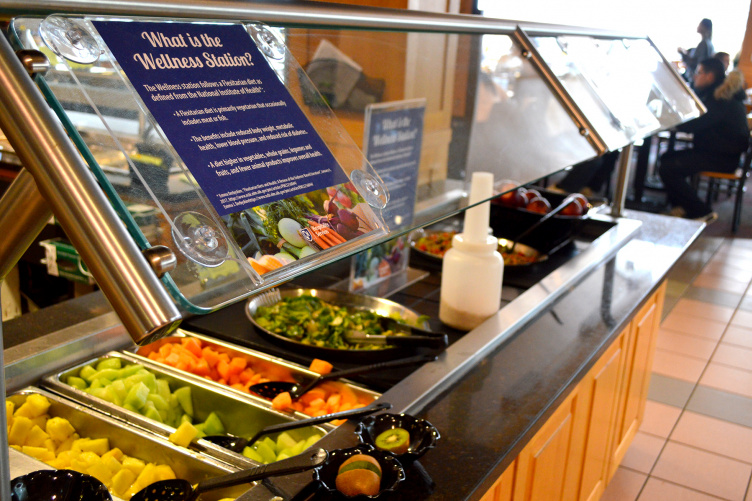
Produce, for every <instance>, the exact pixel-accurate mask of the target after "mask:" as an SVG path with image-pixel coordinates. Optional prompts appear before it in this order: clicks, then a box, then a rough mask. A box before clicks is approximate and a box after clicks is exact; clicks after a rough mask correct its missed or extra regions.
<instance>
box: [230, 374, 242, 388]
mask: <svg viewBox="0 0 752 501" xmlns="http://www.w3.org/2000/svg"><path fill="white" fill-rule="evenodd" d="M227 382H228V383H230V386H235V385H236V384H239V385H240V386H243V385H242V383H241V382H240V376H238V375H237V374H230V377H229V378H227Z"/></svg>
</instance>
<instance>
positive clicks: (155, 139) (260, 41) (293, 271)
mask: <svg viewBox="0 0 752 501" xmlns="http://www.w3.org/2000/svg"><path fill="white" fill-rule="evenodd" d="M97 21H112V19H111V18H106V17H99V18H69V17H62V16H50V17H48V18H45V19H44V20H38V19H19V20H16V21H14V26H15V25H16V24H18V25H26V26H27V27H26V28H25V29H26V31H22V30H21V29H19V32H17V33H15V35H16V37H17V38H18V40H19V41H20V40H25V41H28V40H29V39H30V38H32V37H33V39H34V40H35V41H36V44H37V45H39V46H40V47H42V44H46V45H47V47H46V48H48V49H52V51H53V52H54V53H55V55H56V56H57V60H58V64H57V66H58V67H60V66H63V69H62V70H59V71H58V72H57V73H56V74H55V75H57V76H58V77H62V78H69V81H70V82H72V83H73V86H74V87H76V88H80V89H81V91H80V97H79V98H78V99H79V100H82V101H84V102H85V103H86V104H88V105H89V106H90V107H91V108H92V109H94V112H95V114H96V117H98V119H99V120H101V122H102V124H103V125H104V130H105V131H106V132H107V133H109V134H110V135H111V136H112V138H113V139H112V144H113V145H114V146H115V147H116V149H117V150H119V151H120V152H122V154H123V156H124V157H125V158H126V159H127V161H128V164H129V167H130V170H131V172H132V173H134V174H135V175H137V176H138V178H139V180H140V181H141V184H142V185H143V187H144V188H145V190H146V191H147V192H148V194H149V196H150V197H151V200H152V202H153V204H154V206H155V208H156V209H158V210H159V211H160V212H161V214H162V217H163V219H164V221H165V222H166V224H167V225H169V227H170V228H171V235H172V242H168V243H164V242H154V241H149V240H148V239H147V238H146V237H145V236H144V235H143V233H142V232H141V231H140V228H139V227H138V225H137V224H136V223H135V221H134V220H133V219H132V218H131V217H130V215H129V214H128V213H127V210H125V204H118V203H115V207H116V209H119V213H120V216H121V218H123V220H124V221H126V224H127V226H128V227H129V228H130V230H131V233H132V234H134V235H135V238H136V242H137V243H138V244H139V245H140V246H141V247H142V248H144V249H148V248H149V247H150V246H152V245H158V244H162V245H168V246H170V247H172V249H173V252H174V253H175V254H176V255H178V256H180V255H181V253H182V254H183V255H184V256H185V257H186V258H187V259H181V260H179V261H178V266H177V267H176V269H175V270H174V271H173V272H171V273H169V274H168V275H166V276H165V277H164V278H163V281H164V282H165V284H166V286H167V288H168V290H169V291H170V292H171V294H172V295H173V297H174V298H175V300H176V301H177V302H178V304H179V306H180V307H181V308H182V309H184V310H186V311H188V312H190V313H199V314H200V313H207V312H210V311H213V310H215V309H217V308H221V307H223V306H226V305H227V304H230V303H233V302H235V301H238V300H239V299H242V298H244V297H247V296H248V295H250V294H252V293H255V292H259V291H261V290H264V289H266V288H269V287H272V286H275V285H278V284H279V283H282V282H285V281H287V280H289V279H291V278H293V277H294V276H297V275H299V274H300V273H302V272H305V271H310V270H312V269H314V268H316V267H319V266H321V265H322V264H323V263H324V262H325V261H329V260H331V259H335V258H341V257H344V256H348V255H351V254H353V253H355V252H358V251H360V250H363V249H365V248H367V247H370V246H372V245H373V244H374V243H375V242H376V241H378V240H380V239H381V240H383V237H384V236H385V235H386V234H387V231H388V228H387V226H386V224H385V223H384V221H383V219H382V218H381V217H379V216H378V215H377V213H378V211H380V210H381V209H382V208H384V207H385V206H386V203H387V201H388V191H387V189H386V187H385V185H384V183H383V182H382V181H381V179H380V177H379V176H378V174H377V173H376V172H375V170H373V168H372V167H371V166H370V164H369V163H368V162H367V160H366V159H365V157H364V156H363V154H362V152H361V151H360V150H359V149H358V147H357V146H356V145H355V143H354V141H353V140H352V138H350V137H349V135H348V134H347V133H346V132H345V131H344V128H343V127H342V125H341V124H340V123H339V121H338V120H337V119H336V117H334V114H333V113H332V111H331V110H330V109H329V107H328V106H327V105H326V101H325V100H324V99H323V98H321V96H320V95H318V93H317V91H316V89H315V87H314V85H313V84H312V83H311V82H310V80H308V78H307V75H305V73H304V72H303V71H302V69H301V68H300V66H299V65H298V64H297V62H296V61H295V60H294V58H293V57H292V55H291V54H290V53H289V51H288V50H287V48H286V47H285V46H284V44H282V43H281V42H279V41H278V40H277V39H276V38H275V36H274V34H273V33H272V32H271V31H270V30H269V29H268V27H266V25H263V24H260V23H253V24H241V23H239V22H234V23H233V22H224V21H222V22H218V23H212V22H201V23H200V24H197V25H196V26H197V27H198V26H207V25H212V24H214V25H216V26H228V25H240V26H244V27H245V29H246V31H247V32H248V36H249V39H250V40H252V41H253V42H254V43H255V44H256V46H257V47H258V48H259V49H260V52H261V54H263V56H264V57H266V58H267V60H268V61H269V62H270V67H272V70H273V71H274V73H276V77H277V78H279V80H280V82H283V83H284V84H285V87H286V88H287V91H288V92H289V94H290V97H291V98H292V100H294V104H297V106H298V107H299V108H300V110H301V111H302V112H303V114H304V115H305V117H306V118H307V120H308V122H309V123H310V124H311V126H312V128H313V130H314V131H315V133H316V134H318V136H320V137H321V138H322V140H323V142H322V144H324V145H325V147H326V148H327V149H328V150H329V151H330V152H331V155H332V158H334V159H335V160H336V162H337V164H338V165H337V168H339V169H342V170H343V172H344V174H345V175H346V177H345V180H348V179H349V181H350V182H351V183H352V184H353V185H354V186H355V187H356V188H357V192H351V193H356V194H357V195H360V196H361V197H362V198H363V199H364V203H363V206H366V204H367V206H368V208H367V209H364V210H366V211H368V215H369V216H371V218H370V219H369V220H370V222H371V223H372V224H371V225H370V227H371V231H369V232H365V234H364V235H362V236H360V237H357V238H353V237H350V238H352V239H351V240H347V241H344V242H342V243H341V244H339V245H334V246H331V247H329V248H324V249H322V250H321V252H320V253H317V254H314V255H312V256H311V257H308V258H307V259H304V258H305V257H306V256H303V257H301V258H300V260H296V261H292V262H288V263H287V264H285V265H284V266H281V267H279V268H276V269H271V270H270V271H268V272H266V273H264V274H263V275H262V274H260V273H259V272H257V269H258V268H254V267H252V266H251V264H250V263H249V262H248V260H246V257H249V258H251V257H252V256H250V255H249V254H248V251H247V250H246V251H245V254H244V250H243V249H241V248H240V245H239V244H238V243H237V241H236V240H235V238H234V236H233V232H232V231H231V228H230V226H229V225H230V222H229V221H228V217H227V216H225V217H224V218H222V217H220V216H219V214H218V213H217V211H216V210H215V206H213V205H212V203H211V202H210V201H209V200H208V197H207V195H206V194H205V193H204V192H203V190H202V187H201V186H199V184H198V183H197V182H196V181H195V179H194V178H193V176H192V175H191V173H190V172H189V171H188V169H187V167H186V165H185V164H186V162H183V161H182V159H181V157H180V156H179V155H178V153H177V151H176V148H175V147H174V146H173V144H172V143H170V141H169V139H168V138H167V135H166V134H165V133H164V131H163V130H162V129H161V127H160V124H159V123H158V122H157V120H156V119H155V118H154V116H153V115H152V114H151V113H150V110H149V108H148V106H147V105H146V104H145V103H144V101H143V96H139V95H137V93H136V91H135V90H134V89H133V84H132V83H131V82H130V81H129V80H128V79H127V77H124V76H123V74H124V73H123V72H122V71H115V73H112V72H111V74H112V77H111V78H109V79H108V82H107V89H108V90H109V89H110V88H115V89H116V90H117V91H118V94H117V95H118V97H119V99H121V100H123V101H124V102H123V103H122V106H123V108H124V109H127V110H129V111H130V112H131V113H133V110H137V112H138V113H140V114H141V115H140V118H139V120H138V122H139V123H144V122H145V123H146V124H147V127H146V130H151V131H156V132H152V133H151V136H150V139H149V142H150V143H151V144H152V145H153V144H156V145H157V147H158V148H160V151H162V152H166V153H164V154H165V155H167V156H168V159H169V160H170V163H171V164H172V165H176V166H179V168H180V170H181V175H182V176H184V178H183V181H184V182H185V183H184V184H189V185H190V189H189V191H188V195H189V196H188V197H186V198H184V199H182V201H181V202H180V203H175V204H174V206H173V205H171V202H169V201H167V197H166V196H165V195H161V194H160V192H159V190H158V189H157V188H154V187H152V186H151V184H153V183H154V182H153V181H151V179H150V178H149V173H150V172H151V171H152V169H146V168H145V167H141V166H138V165H137V164H136V163H135V162H134V161H133V159H132V158H135V157H136V155H135V154H134V152H133V150H132V149H131V150H129V149H128V148H127V147H125V146H123V144H124V141H121V140H120V139H119V138H118V133H116V132H114V131H115V126H114V125H111V124H110V122H113V123H114V121H115V120H116V119H117V117H112V116H110V115H108V111H102V109H103V108H104V104H100V102H99V101H98V99H101V100H102V103H106V104H107V105H108V106H110V107H112V106H113V105H112V103H113V99H112V98H111V97H110V96H104V97H100V94H101V91H100V94H96V93H95V92H89V91H88V89H87V86H86V85H84V84H82V83H81V82H80V81H79V79H78V77H77V76H76V70H75V69H74V65H71V64H69V63H68V61H73V62H74V63H77V65H76V66H75V67H76V68H80V67H81V66H83V68H84V69H88V68H90V67H93V66H94V65H96V64H99V63H100V62H101V63H102V66H100V67H99V68H100V69H101V68H102V67H103V66H104V67H108V66H111V67H112V68H115V69H116V70H121V68H120V65H119V63H118V62H117V61H116V59H115V57H114V55H113V54H112V53H111V52H110V49H109V48H108V47H107V46H106V44H105V42H104V41H103V40H102V38H101V36H100V34H99V33H97V31H96V28H95V27H94V25H93V24H92V22H97ZM116 21H117V22H121V23H123V24H124V25H125V26H127V23H128V22H130V21H142V22H144V23H155V24H154V25H155V26H158V25H159V23H164V26H167V25H170V24H174V23H176V22H186V23H188V22H191V21H190V20H179V21H176V20H173V19H170V20H167V19H159V18H143V19H140V18H138V19H129V20H121V19H118V20H116ZM35 23H36V24H35ZM58 29H59V30H61V31H54V30H58ZM65 30H76V32H77V33H78V34H79V35H80V36H81V37H82V38H84V39H85V43H81V44H79V47H81V50H79V51H76V50H74V49H70V47H68V46H62V47H61V46H60V44H61V43H64V42H65V39H66V35H65V33H66V32H65ZM30 34H31V36H28V35H30ZM68 38H70V37H68ZM50 40H51V41H50ZM61 40H62V42H61ZM27 43H28V42H27ZM24 48H30V47H24ZM87 50H88V51H90V52H91V53H90V54H87V53H86V52H87ZM66 51H70V53H66ZM274 63H278V64H276V65H275V64H274ZM279 63H281V64H279ZM257 64H258V63H257ZM87 65H88V66H87ZM82 71H84V70H82ZM131 76H132V75H131ZM201 78H202V79H204V78H210V77H209V76H207V75H205V74H204V75H202V76H201ZM67 82H68V81H67V80H66V83H67ZM54 85H55V84H54V82H53V83H48V82H47V81H46V80H45V81H42V82H40V86H41V87H42V90H43V91H44V92H45V94H46V95H47V97H48V100H49V101H50V102H51V104H52V106H53V108H54V109H56V111H57V112H58V115H59V117H60V119H61V121H62V122H63V123H64V124H65V125H66V128H67V129H68V133H69V135H70V136H71V137H72V138H73V140H74V142H75V143H76V145H77V146H78V148H79V150H81V151H82V153H83V155H84V157H86V159H87V161H88V162H89V164H90V166H91V167H92V171H93V172H94V174H95V176H96V177H97V180H98V181H99V184H100V185H101V186H102V187H103V188H104V190H105V191H106V192H107V194H108V196H109V197H110V199H114V200H118V197H119V193H118V191H117V189H116V188H115V187H114V186H113V185H112V183H111V182H110V179H108V176H107V175H106V174H105V173H104V172H102V169H100V166H99V165H98V164H97V161H96V159H95V158H94V156H93V155H92V154H91V152H90V151H88V150H89V149H90V146H91V145H90V143H93V146H94V147H96V146H98V145H99V143H98V142H97V141H100V139H91V138H90V137H91V136H90V135H86V138H84V135H83V134H79V133H78V130H77V129H76V127H74V126H73V124H72V121H71V120H69V119H68V116H67V115H68V114H67V113H66V111H67V110H66V109H64V106H63V105H62V104H61V103H59V102H58V101H57V99H56V98H55V92H56V89H55V88H54ZM68 87H70V85H68ZM65 90H66V91H67V92H68V93H70V90H69V89H68V88H67V87H65ZM95 90H97V89H95ZM312 93H313V99H311V98H310V96H311V95H312ZM316 97H318V98H319V99H316ZM306 98H307V99H306ZM69 99H70V98H69ZM129 100H130V102H129ZM100 106H101V108H100ZM192 106H200V101H199V102H198V104H193V105H192ZM92 116H94V114H92ZM243 119H244V118H241V120H243ZM245 120H246V121H245V122H241V123H242V124H243V126H244V128H246V127H248V128H249V129H250V127H252V126H254V124H253V123H249V122H248V121H247V119H245ZM148 126H151V128H149V127H148ZM217 130H218V131H220V132H221V130H222V129H220V128H217ZM104 135H105V136H106V135H107V134H104ZM107 141H110V140H109V139H107ZM331 141H335V142H336V148H335V147H332V146H331V144H330V142H331ZM357 195H354V196H357ZM186 199H187V201H186ZM353 203H355V202H353ZM262 207H265V206H262ZM319 212H320V208H319ZM249 213H251V211H250V210H244V211H239V212H238V213H237V215H238V217H237V218H235V219H234V221H236V222H235V223H234V224H235V226H236V229H235V230H234V231H236V232H237V231H238V230H237V228H240V230H243V231H245V234H247V235H248V238H249V239H250V240H251V243H254V241H255V240H256V235H254V233H253V231H250V230H249V228H250V227H251V222H250V221H249ZM314 213H315V211H314ZM223 219H224V221H223ZM196 220H198V223H197V222H196ZM238 221H239V222H238ZM258 222H259V221H258V219H257V220H255V223H256V226H255V227H256V228H258V227H259V226H260V225H259V224H258ZM245 234H243V236H244V237H245ZM168 240H169V237H168ZM275 240H276V239H275ZM255 243H256V245H255V247H258V242H255ZM274 243H275V244H276V243H277V242H276V241H275V242H274ZM171 244H174V245H171ZM249 246H251V247H253V246H252V245H250V244H249ZM197 249H198V251H197ZM233 262H234V264H233ZM225 264H227V265H232V266H230V267H229V269H230V271H229V272H227V271H225V270H227V269H228V267H227V266H224V265H225ZM215 268H216V269H218V270H219V272H218V273H216V275H218V276H220V277H221V279H219V280H216V279H213V280H212V279H207V278H205V277H206V276H210V277H211V274H212V270H213V269H215ZM195 277H198V278H195ZM202 277H204V278H202Z"/></svg>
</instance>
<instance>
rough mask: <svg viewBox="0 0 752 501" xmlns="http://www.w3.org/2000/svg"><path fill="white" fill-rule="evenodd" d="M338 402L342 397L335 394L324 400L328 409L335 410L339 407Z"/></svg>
mask: <svg viewBox="0 0 752 501" xmlns="http://www.w3.org/2000/svg"><path fill="white" fill-rule="evenodd" d="M340 400H342V395H340V394H339V393H335V394H334V395H331V396H329V398H327V399H326V406H327V407H328V408H330V409H337V408H338V407H339V404H340ZM332 412H333V411H332Z"/></svg>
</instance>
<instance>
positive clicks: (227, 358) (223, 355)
mask: <svg viewBox="0 0 752 501" xmlns="http://www.w3.org/2000/svg"><path fill="white" fill-rule="evenodd" d="M219 359H220V360H221V361H223V362H225V363H226V364H229V363H230V355H228V354H227V353H220V354H219Z"/></svg>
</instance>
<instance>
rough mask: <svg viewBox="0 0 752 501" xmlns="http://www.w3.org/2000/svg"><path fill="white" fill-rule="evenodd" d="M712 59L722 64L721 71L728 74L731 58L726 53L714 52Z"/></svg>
mask: <svg viewBox="0 0 752 501" xmlns="http://www.w3.org/2000/svg"><path fill="white" fill-rule="evenodd" d="M713 57H714V58H716V59H718V60H719V61H720V62H722V63H723V71H725V72H727V73H728V69H729V66H730V65H731V56H730V55H729V53H728V52H716V53H715V54H713Z"/></svg>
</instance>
